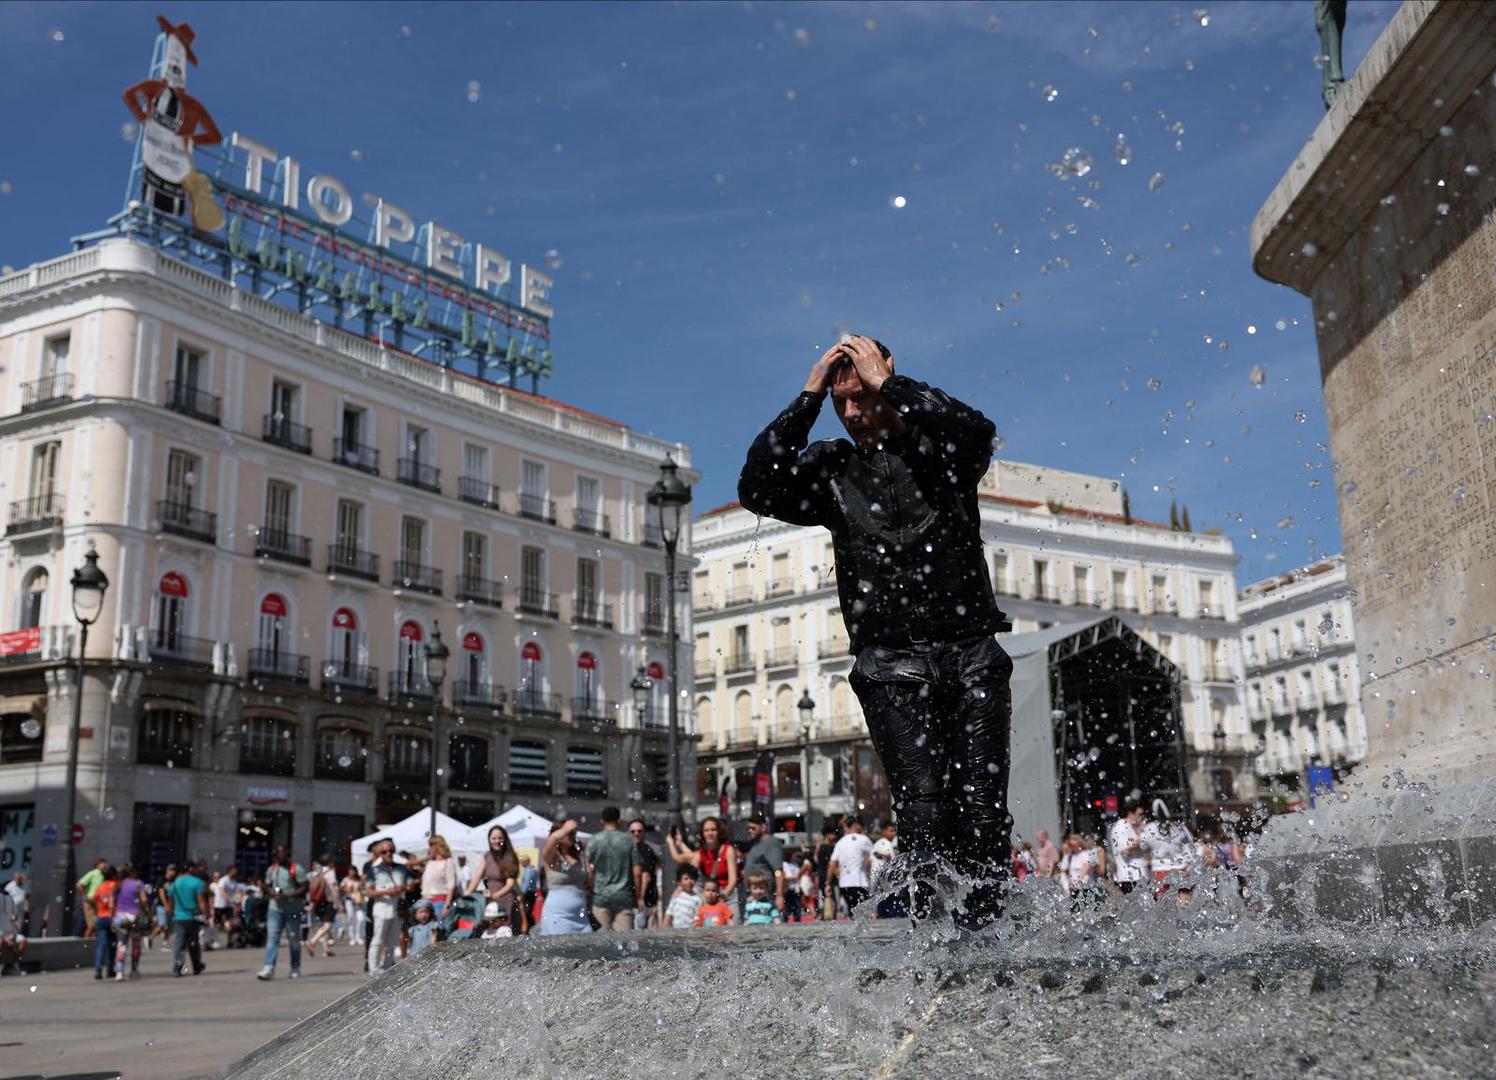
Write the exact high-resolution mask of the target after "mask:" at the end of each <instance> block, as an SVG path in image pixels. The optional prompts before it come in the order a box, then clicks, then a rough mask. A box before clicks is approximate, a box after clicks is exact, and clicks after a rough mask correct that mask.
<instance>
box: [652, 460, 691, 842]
mask: <svg viewBox="0 0 1496 1080" xmlns="http://www.w3.org/2000/svg"><path fill="white" fill-rule="evenodd" d="M675 470H676V464H675V459H674V458H671V457H669V456H667V457H666V458H665V460H664V462H662V463H661V465H660V478H659V479H658V480H656V481H655V484H654V487H652V488H650V489H649V494H648V495H647V496H646V501H647V502H648V503H649V505H650V506H652V507H654V508H655V512H656V513H657V514H658V515H659V521H660V539H661V541H662V542H663V543H664V545H665V595H666V600H665V602H666V604H668V605H669V609H670V610H669V612H668V614H667V616H666V617H667V619H668V620H669V622H668V623H667V629H666V636H667V637H668V638H669V640H670V672H669V674H670V728H669V731H668V735H667V741H666V748H667V752H668V754H669V769H670V776H669V778H668V791H669V802H670V821H671V823H672V824H674V825H680V824H682V822H683V818H682V816H681V809H680V701H679V697H680V695H679V693H678V692H677V687H679V686H680V680H679V679H678V678H677V677H676V676H677V672H676V666H675V659H676V656H675V654H676V645H675V545H676V543H677V542H678V541H679V540H680V529H681V519H682V517H684V516H685V509H686V507H687V506H689V505H690V503H691V489H690V487H688V486H687V485H686V483H685V481H683V480H682V479H681V478H680V477H678V476H676V475H675Z"/></svg>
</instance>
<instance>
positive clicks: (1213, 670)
mask: <svg viewBox="0 0 1496 1080" xmlns="http://www.w3.org/2000/svg"><path fill="white" fill-rule="evenodd" d="M1225 672H1226V658H1225V655H1224V654H1223V653H1222V651H1221V642H1220V639H1218V638H1206V639H1205V677H1206V678H1207V679H1217V680H1219V679H1224V678H1226V674H1225Z"/></svg>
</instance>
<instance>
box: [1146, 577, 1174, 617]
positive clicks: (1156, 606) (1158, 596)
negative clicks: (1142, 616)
mask: <svg viewBox="0 0 1496 1080" xmlns="http://www.w3.org/2000/svg"><path fill="white" fill-rule="evenodd" d="M1150 588H1151V589H1152V591H1153V595H1152V597H1151V599H1152V601H1153V610H1154V611H1173V610H1174V602H1173V599H1172V598H1171V597H1170V596H1169V579H1168V577H1166V576H1165V575H1163V574H1154V575H1153V579H1152V584H1151V586H1150Z"/></svg>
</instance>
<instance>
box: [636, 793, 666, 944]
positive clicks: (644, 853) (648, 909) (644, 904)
mask: <svg viewBox="0 0 1496 1080" xmlns="http://www.w3.org/2000/svg"><path fill="white" fill-rule="evenodd" d="M647 831H648V830H647V828H646V826H645V824H644V819H643V818H635V819H634V820H633V821H631V822H629V839H630V840H632V841H633V842H634V899H635V901H636V903H637V904H638V909H637V911H636V913H635V915H634V929H635V930H646V929H648V928H649V927H651V926H659V925H660V883H659V879H660V853H659V852H658V851H656V850H655V849H654V848H653V847H651V846H650V843H649V841H648V840H647V839H645V833H646V832H647Z"/></svg>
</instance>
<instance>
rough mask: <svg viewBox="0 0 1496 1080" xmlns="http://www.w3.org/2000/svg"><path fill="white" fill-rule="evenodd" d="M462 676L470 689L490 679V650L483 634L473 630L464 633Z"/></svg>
mask: <svg viewBox="0 0 1496 1080" xmlns="http://www.w3.org/2000/svg"><path fill="white" fill-rule="evenodd" d="M462 676H463V679H464V680H465V682H466V684H467V687H468V688H470V689H471V688H476V687H480V686H482V685H483V684H484V683H486V682H487V681H488V650H487V649H486V648H484V642H483V635H482V634H479V633H476V632H475V631H472V630H469V631H468V632H467V633H465V634H463V635H462Z"/></svg>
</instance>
